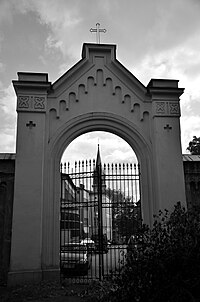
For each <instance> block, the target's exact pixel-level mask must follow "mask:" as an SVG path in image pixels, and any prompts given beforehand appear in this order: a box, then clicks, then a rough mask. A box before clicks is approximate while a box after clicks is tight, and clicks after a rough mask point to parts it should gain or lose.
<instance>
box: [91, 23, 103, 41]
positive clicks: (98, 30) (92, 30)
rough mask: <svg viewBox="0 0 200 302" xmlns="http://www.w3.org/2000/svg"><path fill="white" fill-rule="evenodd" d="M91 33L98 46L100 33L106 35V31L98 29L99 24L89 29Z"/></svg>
mask: <svg viewBox="0 0 200 302" xmlns="http://www.w3.org/2000/svg"><path fill="white" fill-rule="evenodd" d="M90 32H91V33H96V39H97V44H100V33H106V29H105V28H104V29H102V28H100V23H97V24H96V28H90Z"/></svg>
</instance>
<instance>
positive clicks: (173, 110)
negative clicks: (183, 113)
mask: <svg viewBox="0 0 200 302" xmlns="http://www.w3.org/2000/svg"><path fill="white" fill-rule="evenodd" d="M169 113H170V114H173V115H177V114H178V115H179V114H180V108H179V104H178V103H172V102H169Z"/></svg>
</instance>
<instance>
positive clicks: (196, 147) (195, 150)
mask: <svg viewBox="0 0 200 302" xmlns="http://www.w3.org/2000/svg"><path fill="white" fill-rule="evenodd" d="M187 150H189V151H190V153H191V154H192V155H200V137H196V136H193V140H192V141H191V142H189V146H188V147H187Z"/></svg>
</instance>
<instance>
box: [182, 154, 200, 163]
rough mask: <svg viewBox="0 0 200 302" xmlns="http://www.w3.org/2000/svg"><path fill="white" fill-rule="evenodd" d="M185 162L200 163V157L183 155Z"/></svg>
mask: <svg viewBox="0 0 200 302" xmlns="http://www.w3.org/2000/svg"><path fill="white" fill-rule="evenodd" d="M183 161H200V155H192V154H183Z"/></svg>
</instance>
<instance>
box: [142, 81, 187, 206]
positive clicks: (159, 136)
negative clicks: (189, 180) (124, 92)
mask: <svg viewBox="0 0 200 302" xmlns="http://www.w3.org/2000/svg"><path fill="white" fill-rule="evenodd" d="M147 89H148V91H149V93H150V95H151V100H152V131H151V133H152V134H151V136H152V148H153V149H152V150H153V157H154V171H155V172H154V177H155V183H156V186H157V188H156V192H157V193H156V199H157V201H156V205H157V209H156V211H158V210H164V209H168V210H172V209H173V207H174V205H175V204H176V203H177V202H179V201H180V202H181V203H182V205H183V206H185V207H186V197H185V184H184V171H183V159H182V150H181V138H180V104H179V101H180V100H179V97H180V96H181V94H182V93H183V89H182V88H178V81H176V80H162V79H159V80H154V79H152V80H151V81H150V82H149V84H148V86H147Z"/></svg>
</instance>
